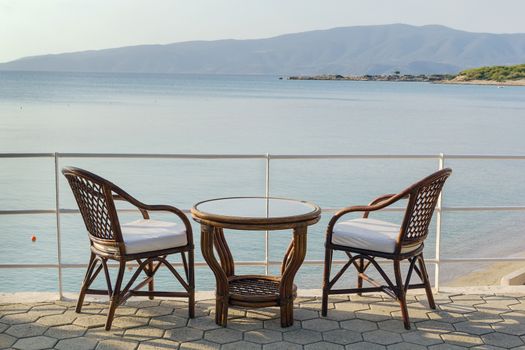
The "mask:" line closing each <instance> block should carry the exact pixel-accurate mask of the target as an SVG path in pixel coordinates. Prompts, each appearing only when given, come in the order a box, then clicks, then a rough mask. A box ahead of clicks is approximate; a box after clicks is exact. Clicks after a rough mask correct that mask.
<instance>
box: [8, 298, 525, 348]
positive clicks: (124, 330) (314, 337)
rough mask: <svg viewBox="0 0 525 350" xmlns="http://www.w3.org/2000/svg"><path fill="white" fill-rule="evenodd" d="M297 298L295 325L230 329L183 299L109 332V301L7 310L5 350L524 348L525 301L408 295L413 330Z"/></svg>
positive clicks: (133, 305) (390, 317)
mask: <svg viewBox="0 0 525 350" xmlns="http://www.w3.org/2000/svg"><path fill="white" fill-rule="evenodd" d="M330 301H331V303H330V305H329V307H330V310H329V313H328V317H326V318H324V317H320V315H319V310H320V307H321V304H320V300H319V298H304V297H303V298H298V299H297V300H296V309H295V312H294V316H295V320H296V321H295V323H294V325H293V326H292V327H289V328H281V327H280V323H279V309H278V308H265V309H237V308H232V309H231V312H230V319H229V321H228V327H227V328H221V327H218V326H217V325H216V324H215V323H214V321H213V314H214V301H213V300H204V301H199V302H198V303H197V309H196V318H195V319H188V318H187V304H186V303H185V302H182V301H177V300H153V301H150V300H138V301H130V302H128V303H127V304H126V305H124V306H121V307H120V308H118V309H117V316H116V318H115V321H114V322H113V329H112V330H111V331H109V332H106V331H104V328H103V325H104V322H105V319H106V311H107V310H106V307H107V304H105V303H90V304H86V305H85V306H84V308H83V310H82V313H81V314H77V313H75V311H74V302H62V301H57V302H54V303H34V304H29V303H24V304H1V301H0V348H15V349H51V348H55V349H67V350H69V349H71V350H73V349H140V350H147V349H224V350H233V349H248V350H250V349H264V350H266V349H305V350H314V349H367V350H373V349H436V350H438V349H462V348H472V349H502V348H503V349H508V348H516V349H525V296H509V295H464V294H456V295H454V294H437V295H436V302H437V304H438V308H437V310H430V309H429V308H428V307H427V303H426V301H425V298H424V297H423V296H417V295H416V296H412V297H410V305H409V307H408V309H409V313H410V317H411V321H412V329H411V330H405V329H404V328H403V325H402V322H401V321H400V314H401V312H400V310H399V307H398V305H397V303H396V302H394V301H392V300H390V299H387V298H386V297H381V296H363V297H359V296H351V297H350V298H348V297H342V296H341V297H332V298H330Z"/></svg>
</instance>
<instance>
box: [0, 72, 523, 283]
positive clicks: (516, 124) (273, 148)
mask: <svg viewBox="0 0 525 350" xmlns="http://www.w3.org/2000/svg"><path fill="white" fill-rule="evenodd" d="M0 149H1V151H0V152H1V153H10V152H89V153H195V154H203V153H204V154H205V153H214V154H217V153H224V154H246V153H250V154H265V153H270V154H436V155H437V154H439V153H445V154H511V155H512V154H515V155H523V154H525V87H505V88H497V87H495V86H461V85H438V84H426V83H389V82H349V81H288V80H285V79H284V80H279V79H278V77H275V76H215V75H144V74H141V75H138V74H81V73H32V72H0ZM60 165H61V166H65V165H75V166H79V167H84V168H87V169H90V170H92V171H94V172H97V173H99V174H100V175H102V176H105V177H107V178H108V179H110V180H112V181H114V182H116V183H118V184H120V185H121V186H122V187H123V188H124V189H126V190H127V191H128V192H130V193H131V194H132V195H135V196H136V197H138V198H139V199H141V200H143V201H144V202H147V203H167V204H172V205H176V206H178V207H180V208H190V207H191V206H192V204H193V203H195V202H197V201H199V200H203V199H208V198H214V197H223V196H239V195H240V196H243V195H246V196H249V195H264V191H265V163H264V161H263V160H260V159H256V160H249V159H244V160H202V159H201V160H166V159H164V160H145V159H139V160H137V159H133V160H130V159H127V160H125V159H124V160H123V159H86V158H67V159H61V160H60ZM446 165H447V166H451V167H452V168H454V174H453V177H452V178H451V179H450V181H449V183H448V184H447V188H446V192H445V195H444V205H446V206H467V205H468V206H484V205H485V206H499V205H525V203H524V201H523V198H525V181H523V178H524V174H525V161H508V160H506V161H487V160H461V161H460V160H450V161H447V162H446ZM53 167H54V164H53V161H52V159H0V208H1V209H2V210H11V209H13V210H14V209H54V205H55V201H54V198H55V197H54V195H55V193H54V177H53V176H54V175H53ZM436 168H437V160H273V161H272V162H271V167H270V186H271V187H270V194H271V195H273V196H281V197H291V198H298V199H307V200H311V201H313V202H315V203H317V204H319V205H320V206H322V207H330V208H338V207H342V206H347V205H351V204H365V203H367V202H368V201H369V200H370V199H372V198H374V197H375V196H377V195H379V194H382V193H392V192H396V191H399V190H400V189H402V188H404V187H405V186H406V185H408V184H410V183H411V182H413V181H415V180H417V179H418V178H420V177H422V176H424V175H426V174H428V173H430V172H432V171H434V170H435V169H436ZM60 192H61V194H60V198H61V206H62V208H75V203H74V202H73V199H72V196H71V194H70V191H69V188H68V187H67V184H66V183H65V182H64V181H62V182H61V187H60ZM135 217H136V216H134V215H133V214H125V215H123V218H122V219H121V220H122V221H125V220H133V219H134V218H135ZM379 217H381V218H386V219H390V220H399V214H396V213H391V214H380V215H379ZM159 218H163V219H168V218H169V217H167V216H160V217H159ZM54 220H55V218H54V216H53V215H33V216H30V215H8V216H6V215H3V216H0V242H1V244H0V263H3V264H19V263H20V264H22V263H35V264H36V263H42V264H45V263H49V264H52V263H56V261H57V253H56V251H57V242H56V229H55V221H54ZM328 220H329V214H325V215H324V217H323V219H322V220H321V222H320V223H319V224H317V225H316V226H314V227H312V228H311V229H310V231H309V238H308V244H309V248H308V255H307V259H322V257H323V241H324V229H325V227H326V223H327V221H328ZM61 227H62V254H63V262H64V263H66V264H68V263H71V264H74V263H86V262H87V259H88V241H87V237H86V233H85V231H84V229H83V226H82V222H81V219H80V217H79V216H78V215H75V214H66V215H63V216H62V223H61ZM524 228H525V214H524V212H523V211H514V212H496V213H493V212H481V213H479V212H475V213H473V212H447V213H445V214H444V216H443V231H442V232H443V233H442V234H443V236H442V244H443V246H442V249H441V254H442V257H458V256H462V257H466V256H470V257H477V256H485V257H497V256H502V255H509V254H516V253H520V252H522V251H523V248H525V240H523V236H524V234H525V232H524ZM194 230H195V239H196V243H197V249H196V251H197V259H198V260H202V258H201V256H200V249H199V246H198V244H199V228H198V226H197V225H194ZM32 235H36V236H37V241H36V242H34V243H33V242H31V236H32ZM227 238H228V239H229V240H230V242H231V244H230V245H231V248H232V251H233V254H234V257H235V259H237V260H259V261H261V260H264V235H263V233H260V232H259V233H258V232H253V233H250V232H227ZM289 239H290V233H289V232H286V231H283V232H273V233H271V234H270V258H271V259H272V260H280V259H281V258H282V254H283V251H284V250H285V248H286V246H287V242H288V240H289ZM434 240H435V237H434V230H432V232H431V235H430V237H429V239H428V241H427V242H428V243H427V253H426V256H427V257H428V258H432V257H434V252H435V248H434ZM476 268H479V265H477V264H471V265H467V267H466V268H465V267H463V269H466V270H473V269H476ZM237 270H238V271H239V273H243V272H253V273H263V272H264V269H263V268H259V267H240V268H238V269H237ZM271 270H272V272H276V271H277V267H275V268H272V269H271ZM431 270H432V269H431ZM321 271H322V270H321V267H318V266H303V268H302V269H301V270H300V273H299V276H298V278H297V284H298V285H299V287H300V288H319V287H320V283H321ZM83 272H84V271H83V269H65V270H64V286H65V289H66V290H67V291H77V290H78V286H79V284H80V281H81V278H82V277H81V276H82V274H83ZM463 272H465V270H460V269H458V268H457V267H453V266H452V265H444V266H443V270H442V274H443V278H444V280H445V281H447V280H450V279H452V278H453V277H454V276H457V275H458V274H460V273H463ZM0 280H1V281H2V283H0V291H13V290H56V288H57V274H56V270H55V269H36V268H35V269H0ZM160 285H164V286H166V287H167V288H172V287H175V285H176V282H174V281H171V280H170V279H168V278H167V276H163V277H162V278H161V281H160ZM213 286H214V280H213V278H212V276H211V273H210V272H209V270H208V268H205V267H203V268H199V269H198V270H197V288H198V289H200V290H210V289H212V288H213Z"/></svg>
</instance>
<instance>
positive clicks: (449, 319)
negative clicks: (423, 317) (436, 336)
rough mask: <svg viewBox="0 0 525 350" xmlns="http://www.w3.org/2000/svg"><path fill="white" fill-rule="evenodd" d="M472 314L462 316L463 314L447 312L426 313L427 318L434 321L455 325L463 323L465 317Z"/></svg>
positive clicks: (465, 319)
mask: <svg viewBox="0 0 525 350" xmlns="http://www.w3.org/2000/svg"><path fill="white" fill-rule="evenodd" d="M474 314H475V312H474V313H471V314H467V315H466V316H464V315H463V314H458V313H455V312H447V311H430V312H427V316H428V318H430V319H431V320H434V321H441V322H446V323H456V322H464V321H467V317H470V316H472V315H474Z"/></svg>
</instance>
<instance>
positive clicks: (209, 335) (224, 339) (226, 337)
mask: <svg viewBox="0 0 525 350" xmlns="http://www.w3.org/2000/svg"><path fill="white" fill-rule="evenodd" d="M204 339H206V340H209V341H212V342H215V343H219V344H226V343H233V342H235V341H238V340H241V339H242V332H241V331H238V330H236V329H229V328H219V329H214V330H211V331H206V332H205V333H204Z"/></svg>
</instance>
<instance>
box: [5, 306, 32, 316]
mask: <svg viewBox="0 0 525 350" xmlns="http://www.w3.org/2000/svg"><path fill="white" fill-rule="evenodd" d="M30 309H31V305H28V304H6V305H0V315H11V314H19V313H21V312H28V311H29V310H30Z"/></svg>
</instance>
